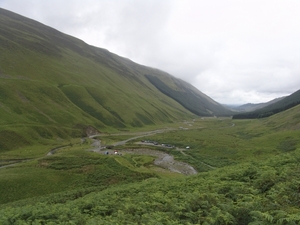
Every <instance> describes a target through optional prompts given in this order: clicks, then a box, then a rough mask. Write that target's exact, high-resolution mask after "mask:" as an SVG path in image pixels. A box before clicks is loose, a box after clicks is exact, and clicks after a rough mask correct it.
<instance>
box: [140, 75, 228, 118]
mask: <svg viewBox="0 0 300 225" xmlns="http://www.w3.org/2000/svg"><path fill="white" fill-rule="evenodd" d="M145 76H146V78H147V79H148V80H149V81H150V82H151V83H152V84H153V85H154V86H155V87H156V88H157V89H158V90H160V91H161V92H162V93H164V94H165V95H167V96H168V97H170V98H172V99H174V100H175V101H177V102H178V103H180V104H181V105H182V106H183V107H185V108H186V109H188V110H189V111H191V112H192V113H195V114H196V115H198V116H213V115H216V116H231V115H232V114H233V113H232V112H231V111H230V110H227V109H225V108H224V107H223V106H221V105H220V104H219V103H217V102H215V101H213V100H212V99H210V98H209V97H208V96H204V94H203V93H200V92H199V91H198V90H194V88H193V87H191V85H189V84H187V83H184V82H183V81H180V82H179V81H178V80H177V79H175V78H173V79H172V78H170V80H171V82H172V83H173V84H174V85H173V86H174V87H172V85H170V80H168V81H167V82H163V81H162V80H161V79H160V78H158V77H156V76H151V75H145Z"/></svg>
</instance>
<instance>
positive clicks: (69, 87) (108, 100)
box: [0, 9, 193, 150]
mask: <svg viewBox="0 0 300 225" xmlns="http://www.w3.org/2000/svg"><path fill="white" fill-rule="evenodd" d="M0 51H1V55H0V80H1V82H0V86H1V87H0V115H1V120H0V131H1V132H3V133H5V132H10V135H11V136H12V133H15V134H16V135H15V138H14V139H15V140H16V142H15V145H17V143H18V140H21V139H20V138H19V137H22V139H25V141H20V146H23V145H24V144H25V143H28V144H29V143H32V142H33V140H32V139H31V138H28V136H26V133H28V132H29V133H35V129H36V127H39V129H40V131H41V130H43V129H45V131H44V133H47V131H46V130H51V131H50V133H52V134H51V135H48V136H49V137H50V138H56V137H61V136H62V134H60V133H64V134H65V135H66V136H68V137H78V136H80V135H81V133H82V131H81V129H77V127H82V126H88V125H93V126H95V127H96V128H97V129H100V130H103V131H106V130H111V129H112V128H114V129H124V128H126V129H131V128H135V127H142V126H145V125H151V124H152V125H154V124H162V123H166V122H173V121H177V120H179V119H183V118H191V117H192V116H193V113H191V112H190V111H188V110H187V109H185V108H184V107H182V106H181V105H180V104H179V103H177V102H176V101H174V100H173V99H170V98H169V97H167V96H165V95H164V94H162V93H161V92H159V91H158V90H157V89H156V88H155V87H154V86H153V85H152V84H151V83H150V82H149V81H148V80H147V79H146V78H145V77H144V74H145V73H153V74H156V75H161V76H165V74H163V73H161V72H159V71H158V70H154V69H151V68H148V67H145V66H141V65H138V64H136V63H133V62H132V61H130V60H128V59H125V58H122V57H119V56H117V55H115V54H112V53H110V52H108V51H107V50H104V49H100V48H96V47H93V46H89V45H87V44H86V43H84V42H83V41H81V40H78V39H76V38H73V37H71V36H68V35H65V34H63V33H61V32H59V31H57V30H54V29H52V28H50V27H47V26H45V25H43V24H40V23H38V22H36V21H33V20H30V19H28V18H25V17H22V16H19V15H17V14H14V13H12V12H9V11H6V10H4V9H0ZM78 124H79V125H80V126H78ZM17 127H26V129H20V130H18V129H17ZM53 127H55V129H53ZM59 127H61V128H68V129H69V131H68V132H65V131H62V132H60V133H59V132H58V133H57V134H55V132H56V131H55V130H60V129H57V128H59ZM41 133H43V132H41ZM41 138H45V135H44V136H42V137H41ZM4 142H5V140H3V139H0V143H1V145H2V146H5V148H4V150H10V149H13V148H15V145H9V143H4Z"/></svg>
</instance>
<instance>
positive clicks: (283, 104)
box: [233, 90, 300, 119]
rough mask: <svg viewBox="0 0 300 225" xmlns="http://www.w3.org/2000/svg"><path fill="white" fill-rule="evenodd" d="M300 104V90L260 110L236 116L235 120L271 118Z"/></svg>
mask: <svg viewBox="0 0 300 225" xmlns="http://www.w3.org/2000/svg"><path fill="white" fill-rule="evenodd" d="M298 104H300V90H298V91H296V92H294V93H292V94H291V95H289V96H287V97H285V98H282V99H280V100H279V101H275V102H273V103H272V104H268V105H267V106H265V107H263V108H259V109H257V110H254V111H250V112H246V113H240V114H235V115H234V116H233V119H255V118H263V117H269V116H272V115H274V114H276V113H279V112H282V111H285V110H287V109H290V108H292V107H294V106H296V105H298Z"/></svg>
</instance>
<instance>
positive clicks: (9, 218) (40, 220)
mask: <svg viewBox="0 0 300 225" xmlns="http://www.w3.org/2000/svg"><path fill="white" fill-rule="evenodd" d="M299 107H300V106H296V107H293V108H291V109H289V110H287V111H284V112H281V113H279V114H277V115H274V116H272V117H270V118H264V119H261V120H234V121H233V120H231V119H223V120H220V119H212V118H210V119H197V120H194V121H186V123H185V125H182V126H187V127H189V129H188V130H186V129H179V130H169V131H168V132H167V131H166V132H164V133H159V134H155V135H152V136H151V137H148V138H149V139H151V140H156V141H159V143H170V144H172V145H176V146H178V147H179V148H181V151H178V150H176V149H166V148H161V147H155V148H156V149H159V150H160V151H164V152H168V153H170V154H172V155H174V156H175V158H176V159H178V160H181V161H184V162H186V163H189V164H190V165H193V166H194V167H195V168H197V170H198V172H199V174H197V175H193V176H185V177H184V176H180V174H178V175H176V174H177V173H173V174H174V175H173V176H171V174H172V173H169V174H167V173H166V172H164V171H162V170H157V168H156V167H154V166H153V164H152V163H151V162H152V160H153V159H151V157H150V158H149V156H146V155H141V154H140V155H139V154H138V152H139V149H141V148H143V149H144V148H145V147H141V146H140V145H139V144H137V143H135V142H130V143H128V144H127V145H125V146H124V147H122V148H120V149H119V151H120V152H122V151H125V150H126V149H128V148H133V147H134V146H135V149H136V154H124V155H122V156H119V155H107V156H106V155H103V154H97V153H92V152H87V151H83V150H84V149H86V148H88V145H86V144H84V145H81V147H79V146H78V147H75V146H73V147H66V148H65V149H62V150H59V151H58V152H57V153H56V154H54V155H53V156H49V157H43V158H40V159H37V160H32V161H28V162H24V163H21V164H18V165H16V166H15V167H9V168H7V169H0V187H1V190H2V192H1V193H0V195H1V198H0V199H1V201H2V204H1V205H0V223H1V224H35V223H37V224H215V225H217V224H234V225H246V224H270V225H271V224H299V222H300V217H299V215H300V208H299V200H300V195H299V186H300V182H299V169H300V167H299V159H300V131H299V124H300V117H299V110H300V108H299ZM232 122H234V125H232ZM189 124H190V125H191V126H189ZM101 138H102V140H106V139H107V140H108V139H114V140H115V141H116V140H118V138H119V139H122V135H121V134H120V136H114V137H109V136H103V137H101ZM124 138H125V137H124ZM124 138H123V139H124ZM142 138H143V137H140V139H142ZM187 144H189V145H190V147H191V148H190V149H189V150H186V149H185V148H184V146H186V145H187ZM149 148H150V147H149ZM43 177H44V178H43ZM22 199H23V200H22ZM16 200H20V201H16Z"/></svg>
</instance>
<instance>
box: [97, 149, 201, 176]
mask: <svg viewBox="0 0 300 225" xmlns="http://www.w3.org/2000/svg"><path fill="white" fill-rule="evenodd" d="M106 151H108V153H109V154H114V151H113V150H102V151H97V152H98V153H102V154H104V153H105V152H106ZM119 153H121V154H137V155H151V156H154V157H156V159H155V160H154V164H155V165H157V166H160V167H162V168H164V169H168V170H170V171H172V172H176V173H181V174H184V175H193V174H197V171H196V170H195V169H194V168H193V167H192V166H190V165H189V164H187V163H183V162H179V161H176V160H174V157H173V156H171V155H169V154H167V153H164V152H161V151H157V150H151V149H146V148H140V149H122V150H119Z"/></svg>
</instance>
